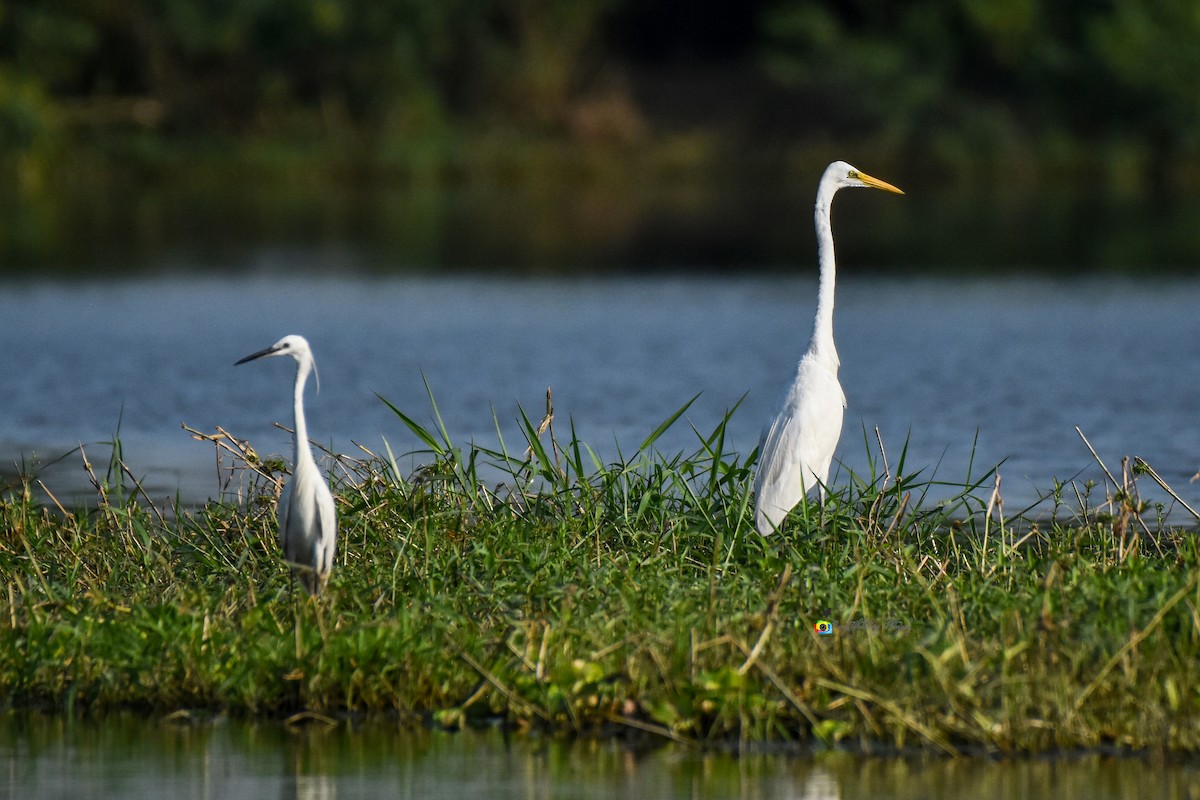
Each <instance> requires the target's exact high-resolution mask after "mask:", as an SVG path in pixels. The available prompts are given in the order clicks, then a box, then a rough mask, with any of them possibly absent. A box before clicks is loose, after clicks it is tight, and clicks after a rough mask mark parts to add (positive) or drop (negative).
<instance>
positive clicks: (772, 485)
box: [754, 161, 904, 536]
mask: <svg viewBox="0 0 1200 800" xmlns="http://www.w3.org/2000/svg"><path fill="white" fill-rule="evenodd" d="M847 187H869V188H872V189H883V190H884V191H888V192H895V193H897V194H904V192H902V191H900V190H899V189H897V188H896V187H895V186H892V185H891V184H890V183H886V182H884V181H881V180H879V179H878V178H872V177H871V176H870V175H867V174H866V173H864V172H860V171H858V170H857V169H855V168H854V167H852V166H850V165H849V164H847V163H846V162H845V161H835V162H833V163H832V164H830V165H829V166H828V167H826V168H825V173H824V174H823V175H822V176H821V182H820V184H819V185H818V186H817V204H816V210H815V213H814V217H815V219H816V226H817V260H818V262H819V263H818V266H819V269H820V286H819V289H818V292H817V314H816V319H814V320H813V332H812V339H811V340H810V341H809V344H808V350H807V351H806V352H805V353H804V356H803V357H802V358H801V359H800V366H799V368H798V369H797V371H796V379H795V380H794V381H793V382H792V386H791V388H790V389H789V390H788V393H787V396H786V397H785V398H784V401H783V409H782V410H781V411H780V412H779V414H778V416H776V417H775V419H774V421H772V422H771V425H770V427H769V428H767V430H766V431H765V432H764V434H763V439H762V444H761V445H760V446H759V450H758V469H757V471H756V472H755V475H754V518H755V527H756V528H757V529H758V532H759V533H761V534H762V535H763V536H769V535H770V534H771V533H773V532H774V531H775V530H776V529H777V528H778V527H779V526H780V525H781V524H782V523H783V520H784V518H785V517H787V515H788V512H789V511H791V510H792V509H793V508H795V507H796V504H797V503H799V502H800V500H801V499H803V498H804V497H805V495H807V494H808V493H809V492H810V491H812V490H813V489H817V491H818V492H819V493H820V498H821V501H822V502H824V500H825V489H824V485H825V482H826V480H828V478H829V465H830V464H831V463H832V461H833V452H834V450H836V449H837V443H838V439H839V438H841V435H842V414H843V412H844V411H845V409H846V395H845V393H843V392H842V384H841V383H839V382H838V366H839V365H840V363H841V362H840V361H839V360H838V354H837V348H836V347H834V344H833V294H834V279H835V272H836V268H835V265H834V257H833V229H832V227H831V226H830V222H829V207H830V205H832V203H833V196H834V194H836V193H837V190H838V189H843V188H847Z"/></svg>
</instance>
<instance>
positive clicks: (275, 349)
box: [237, 336, 337, 594]
mask: <svg viewBox="0 0 1200 800" xmlns="http://www.w3.org/2000/svg"><path fill="white" fill-rule="evenodd" d="M264 356H291V357H292V358H294V359H296V387H295V406H294V415H295V445H296V447H295V458H294V459H293V464H294V466H293V467H292V479H291V481H289V482H288V484H287V486H285V487H284V489H283V495H282V496H281V497H280V498H279V546H280V547H282V548H283V557H284V559H285V560H286V561H287V562H288V563H289V564H290V565H291V566H292V568H293V569H294V570H295V571H296V572H297V573H298V574H299V576H300V581H301V582H302V583H303V584H304V588H306V589H307V590H308V591H309V593H310V594H317V593H318V592H319V591H320V590H321V588H323V587H324V586H325V583H326V582H327V581H328V580H329V570H330V569H331V568H332V567H333V557H334V553H335V552H336V550H337V513H336V512H335V511H334V506H333V495H332V494H331V493H330V491H329V485H328V484H326V483H325V478H324V477H323V476H322V475H321V471H320V470H319V469H317V462H316V459H314V458H313V454H312V448H311V447H310V446H309V443H308V424H307V422H306V421H305V419H304V384H305V381H307V380H308V373H309V372H310V371H311V370H313V369H314V368H315V367H316V362H315V361H313V356H312V350H311V349H310V348H309V346H308V340H306V339H305V338H304V337H303V336H285V337H283V338H282V339H280V340H279V341H278V342H276V343H275V344H273V345H271V346H270V347H268V348H266V349H264V350H259V351H258V352H257V353H251V354H250V355H248V356H246V357H245V358H243V359H241V360H240V361H238V362H237V363H238V364H244V363H246V362H247V361H253V360H254V359H256V358H263V357H264Z"/></svg>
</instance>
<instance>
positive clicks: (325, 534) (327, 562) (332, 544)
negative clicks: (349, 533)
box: [313, 480, 337, 576]
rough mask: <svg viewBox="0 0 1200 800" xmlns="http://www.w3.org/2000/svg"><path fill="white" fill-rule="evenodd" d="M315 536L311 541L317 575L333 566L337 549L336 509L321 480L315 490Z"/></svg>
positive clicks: (326, 572) (323, 573)
mask: <svg viewBox="0 0 1200 800" xmlns="http://www.w3.org/2000/svg"><path fill="white" fill-rule="evenodd" d="M315 499H316V512H317V513H316V520H315V522H316V538H315V540H314V541H313V555H314V556H315V558H314V561H313V564H314V565H315V567H316V571H317V574H318V575H321V576H325V575H328V574H329V570H330V569H332V568H333V557H334V553H335V552H336V550H337V511H336V509H335V508H334V505H333V495H332V494H331V493H330V491H329V486H328V485H326V483H325V481H324V480H322V481H321V483H320V485H319V486H318V487H317V492H316V498H315Z"/></svg>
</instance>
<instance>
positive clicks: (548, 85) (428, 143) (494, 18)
mask: <svg viewBox="0 0 1200 800" xmlns="http://www.w3.org/2000/svg"><path fill="white" fill-rule="evenodd" d="M1198 35H1200V15H1197V14H1196V13H1195V7H1194V4H1192V3H1190V2H1185V0H1160V2H1156V3H1153V4H1146V3H1142V2H1140V1H1139V0H1088V1H1087V2H1081V3H1070V4H1064V3H1053V2H1047V1H1046V0H993V2H989V3H975V2H968V0H950V2H945V0H940V1H936V2H935V0H916V1H915V2H908V3H879V2H876V1H875V0H809V1H808V2H797V1H796V0H751V1H750V2H745V3H736V4H729V3H717V2H712V1H711V0H697V2H689V3H683V2H680V1H679V0H671V1H670V2H662V3H654V4H642V3H635V2H632V0H210V1H209V2H195V0H57V2H55V3H45V2H42V0H0V170H3V172H4V173H6V174H7V177H8V178H10V179H12V180H15V181H16V182H17V183H18V184H19V185H21V186H24V187H26V188H36V187H38V186H39V185H41V183H42V182H43V181H44V180H46V176H47V175H48V174H49V173H52V172H54V171H56V170H60V169H67V170H87V169H89V168H94V167H96V166H97V165H99V166H100V167H101V168H103V169H107V168H109V167H111V166H112V165H118V166H120V167H121V168H122V169H150V170H155V169H162V168H166V169H172V168H175V167H177V166H178V165H179V164H180V163H186V164H189V165H194V164H195V163H196V160H197V159H198V158H199V159H200V160H202V161H203V160H205V159H212V160H214V161H219V162H222V163H225V162H227V161H233V162H234V163H237V164H247V163H251V164H255V165H258V166H260V167H264V168H267V169H270V168H275V169H278V170H281V171H286V170H288V169H293V168H295V167H296V166H297V165H305V166H312V165H321V166H323V167H327V168H332V169H336V170H339V171H349V172H350V173H351V174H354V172H355V171H361V170H365V169H371V170H378V169H382V170H383V171H384V174H385V175H392V174H398V175H401V176H404V177H409V178H416V179H419V180H422V181H427V180H432V181H436V182H441V181H445V180H448V179H459V178H463V179H471V178H473V177H475V176H476V175H477V174H478V172H479V171H481V170H484V171H486V172H487V174H494V173H495V172H496V171H497V170H501V171H503V170H505V169H512V170H515V171H516V172H517V173H519V174H524V173H526V172H536V171H539V170H544V169H547V168H548V166H547V163H546V162H545V161H544V160H539V158H540V157H542V156H544V155H545V154H546V152H547V150H548V149H549V150H550V151H552V152H554V151H555V147H560V146H561V147H567V148H570V149H572V150H578V151H580V152H583V153H587V152H595V151H600V152H604V153H608V154H610V155H611V153H612V152H613V151H614V148H615V149H616V151H617V152H620V153H624V152H628V151H629V150H638V151H639V152H641V151H645V150H646V149H647V148H649V150H650V152H652V153H655V154H657V155H658V156H659V157H662V158H665V159H667V160H668V161H676V162H678V161H681V160H682V161H684V162H688V163H693V162H696V163H700V164H706V163H711V162H713V161H716V160H719V159H728V158H762V159H771V160H773V161H775V162H778V163H783V164H787V163H789V160H790V162H793V163H794V162H795V161H796V160H800V161H803V162H804V163H806V164H807V163H809V162H812V163H816V162H819V161H821V160H825V159H827V157H828V155H829V152H830V151H831V150H833V149H834V145H835V144H836V147H837V151H838V152H845V151H847V150H849V151H851V152H853V150H854V149H856V148H860V149H868V148H869V149H870V151H871V153H872V158H871V161H872V163H874V164H880V163H882V164H889V163H906V164H913V163H915V164H918V165H921V166H923V167H927V168H928V169H929V170H933V171H935V172H938V173H939V174H944V175H951V176H955V175H957V176H963V175H967V176H970V175H974V174H978V173H979V171H980V170H988V171H992V170H998V169H1002V170H1005V171H1006V173H1005V174H1006V175H1014V174H1015V175H1016V176H1017V177H1021V176H1025V177H1027V178H1029V179H1036V178H1038V177H1041V176H1044V175H1047V174H1049V175H1053V174H1055V173H1061V172H1066V173H1069V174H1071V175H1080V174H1091V175H1093V176H1094V177H1096V178H1097V179H1100V180H1103V181H1105V182H1114V181H1115V182H1117V183H1132V184H1134V185H1147V184H1154V183H1158V182H1160V181H1161V180H1163V179H1170V180H1174V181H1177V182H1181V183H1194V182H1196V181H1200V134H1198V133H1197V131H1200V125H1198V124H1197V123H1198V122H1200V93H1197V92H1196V91H1195V87H1196V86H1198V85H1200V51H1198V50H1197V49H1196V48H1195V46H1194V43H1195V41H1196V39H1197V37H1198ZM531 142H532V143H534V144H535V145H536V146H532V147H531V146H530V144H529V143H531ZM548 143H549V144H548ZM527 159H532V160H531V161H530V160H527ZM608 160H609V161H616V160H618V159H613V158H609V159H608ZM567 161H568V162H569V163H572V164H574V163H575V162H574V160H573V159H567ZM1018 166H1019V167H1020V168H1021V171H1018V172H1015V173H1014V172H1013V170H1014V167H1018ZM549 167H553V168H558V167H561V159H557V160H556V159H551V161H550V163H549Z"/></svg>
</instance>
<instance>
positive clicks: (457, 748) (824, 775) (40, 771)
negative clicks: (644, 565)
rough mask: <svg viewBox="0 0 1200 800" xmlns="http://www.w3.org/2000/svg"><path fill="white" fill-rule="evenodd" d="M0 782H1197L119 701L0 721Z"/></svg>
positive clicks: (733, 786)
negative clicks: (194, 720) (184, 712)
mask: <svg viewBox="0 0 1200 800" xmlns="http://www.w3.org/2000/svg"><path fill="white" fill-rule="evenodd" d="M0 796H4V797H11V798H27V800H48V799H49V798H107V797H121V798H127V799H128V800H148V799H149V798H160V797H172V798H175V800H184V798H196V799H197V800H210V798H211V799H212V800H216V799H217V798H222V799H226V798H227V799H228V800H240V799H241V798H246V799H247V800H250V799H252V798H253V799H255V800H257V799H258V798H263V797H279V798H281V799H282V798H287V800H293V799H294V800H301V799H302V798H311V799H313V800H332V798H337V800H353V799H356V798H375V797H398V798H414V800H415V799H416V798H428V799H429V800H439V798H446V800H451V798H453V799H454V800H458V799H459V798H464V797H487V798H495V800H510V799H511V800H518V799H519V800H540V799H541V798H546V799H547V800H550V798H564V797H571V798H581V799H584V798H602V797H603V798H612V797H620V798H622V799H623V800H643V798H645V799H646V800H649V799H650V798H661V799H663V800H671V799H672V798H680V800H683V799H684V798H687V799H688V800H707V799H708V798H713V799H714V800H715V799H716V798H737V799H738V800H767V799H768V798H770V799H772V800H776V799H778V798H788V799H789V800H841V799H842V798H855V800H885V799H886V800H918V799H920V798H924V799H925V800H931V799H936V798H955V799H956V800H957V799H958V798H972V799H973V800H1009V798H1027V797H1054V798H1059V799H1060V800H1109V798H1122V797H1162V798H1180V799H1181V800H1182V799H1183V798H1197V797H1200V770H1198V769H1197V768H1196V766H1195V765H1194V764H1188V763H1161V762H1153V761H1147V760H1142V759H1137V758H1117V757H1112V756H1104V755H1099V754H1087V755H1071V756H1059V757H1054V758H1045V757H1042V758H1028V759H1016V760H1010V761H996V760H992V759H972V758H964V759H957V760H954V759H947V758H942V757H910V758H864V757H857V756H851V755H848V754H844V753H826V754H821V755H816V756H799V755H792V756H788V755H766V754H761V753H758V754H744V755H742V756H740V757H739V756H736V755H733V754H728V753H711V752H709V753H702V752H698V751H695V750H690V749H687V748H683V747H679V746H676V745H664V746H661V747H652V748H650V749H642V750H637V751H634V750H629V749H625V748H623V747H621V746H620V745H619V744H618V743H615V742H611V741H579V742H576V743H573V744H572V743H567V742H564V741H559V740H553V739H545V738H540V737H528V736H526V737H513V738H505V737H504V736H503V735H502V734H500V733H499V732H489V733H459V734H451V733H441V732H431V731H426V730H408V729H401V728H398V727H397V726H395V725H391V724H384V723H374V724H368V725H364V726H360V727H358V728H356V729H354V730H351V728H350V726H349V725H347V724H345V723H342V724H340V725H338V726H336V727H333V728H326V727H323V726H310V727H306V728H300V729H289V728H287V727H285V726H284V725H283V724H282V723H257V724H245V723H238V722H232V721H224V722H220V723H217V724H213V725H197V726H177V725H164V724H162V723H160V722H156V721H143V720H138V719H133V718H129V717H125V716H117V717H110V718H106V719H103V720H99V721H90V722H79V721H74V722H73V721H67V720H63V719H57V718H55V719H42V718H28V717H12V716H9V717H6V718H4V719H3V720H0Z"/></svg>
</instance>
